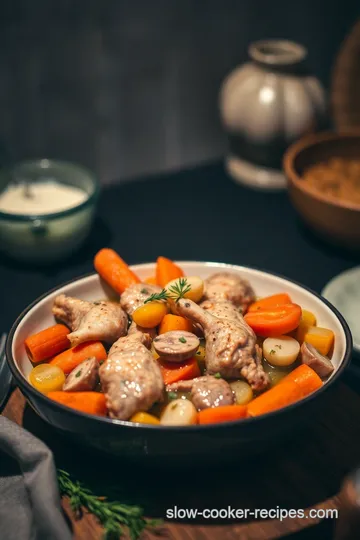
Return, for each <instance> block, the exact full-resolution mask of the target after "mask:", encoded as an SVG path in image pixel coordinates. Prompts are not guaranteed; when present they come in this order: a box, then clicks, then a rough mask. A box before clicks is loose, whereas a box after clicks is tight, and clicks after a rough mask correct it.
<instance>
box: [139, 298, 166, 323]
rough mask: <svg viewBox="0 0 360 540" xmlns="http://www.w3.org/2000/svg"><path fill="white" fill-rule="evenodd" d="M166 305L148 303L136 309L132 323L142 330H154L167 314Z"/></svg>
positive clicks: (162, 303)
mask: <svg viewBox="0 0 360 540" xmlns="http://www.w3.org/2000/svg"><path fill="white" fill-rule="evenodd" d="M167 311H168V310H167V305H166V304H164V302H157V301H155V302H149V303H148V304H144V305H143V306H140V307H138V308H137V309H136V310H135V311H134V313H133V315H132V318H133V321H134V322H135V323H136V324H138V325H139V326H142V327H143V328H155V326H157V325H158V324H160V323H161V321H162V320H163V318H164V317H165V315H166V314H167Z"/></svg>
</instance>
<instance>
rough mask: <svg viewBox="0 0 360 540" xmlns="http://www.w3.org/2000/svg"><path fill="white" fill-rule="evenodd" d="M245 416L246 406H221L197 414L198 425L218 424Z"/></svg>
mask: <svg viewBox="0 0 360 540" xmlns="http://www.w3.org/2000/svg"><path fill="white" fill-rule="evenodd" d="M246 416H247V407H246V405H222V406H221V407H213V408H209V409H204V410H202V411H200V412H198V424H219V423H220V422H231V421H234V420H239V419H240V418H245V417H246Z"/></svg>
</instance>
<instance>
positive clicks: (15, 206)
mask: <svg viewBox="0 0 360 540" xmlns="http://www.w3.org/2000/svg"><path fill="white" fill-rule="evenodd" d="M29 190H30V194H31V197H26V196H25V187H24V184H13V185H10V186H9V187H8V188H7V189H6V190H5V191H3V192H2V193H0V212H5V213H8V214H16V215H21V214H23V215H34V216H36V215H39V214H53V213H55V212H62V211H63V210H68V209H69V208H74V207H75V206H78V205H79V204H81V203H82V202H84V201H85V200H86V199H87V198H88V195H87V193H85V191H83V190H82V189H79V188H78V187H75V186H69V185H67V184H59V183H58V182H55V181H53V180H49V181H46V182H39V183H34V184H30V186H29Z"/></svg>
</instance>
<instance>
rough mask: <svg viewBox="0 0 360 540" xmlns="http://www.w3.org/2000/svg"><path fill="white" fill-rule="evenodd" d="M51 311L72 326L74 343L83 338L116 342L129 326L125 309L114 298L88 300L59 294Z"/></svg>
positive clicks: (80, 341)
mask: <svg viewBox="0 0 360 540" xmlns="http://www.w3.org/2000/svg"><path fill="white" fill-rule="evenodd" d="M52 312H53V314H54V315H55V317H56V318H57V319H59V320H61V321H63V322H64V323H65V324H67V325H68V326H69V327H70V328H71V330H72V332H71V333H70V334H69V335H68V338H69V340H70V343H71V345H72V346H73V347H74V346H75V345H79V344H80V343H83V342H84V341H94V340H99V341H105V342H107V343H113V342H114V341H116V340H117V339H119V337H121V336H124V335H125V334H126V331H127V327H128V318H127V316H126V313H125V312H124V311H123V309H122V308H121V306H120V305H119V304H116V303H115V302H107V301H103V302H85V301H84V300H79V299H78V298H72V297H71V296H66V295H65V294H60V295H59V296H57V297H56V298H55V303H54V306H53V309H52Z"/></svg>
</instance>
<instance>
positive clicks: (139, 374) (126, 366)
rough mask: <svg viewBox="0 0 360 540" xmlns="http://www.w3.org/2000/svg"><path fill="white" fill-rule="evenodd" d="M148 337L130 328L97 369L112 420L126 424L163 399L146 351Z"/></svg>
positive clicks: (159, 379)
mask: <svg viewBox="0 0 360 540" xmlns="http://www.w3.org/2000/svg"><path fill="white" fill-rule="evenodd" d="M150 343H151V339H150V338H149V335H148V334H146V333H143V332H140V331H139V330H137V329H136V325H134V324H133V325H132V327H131V328H130V331H129V334H128V335H127V336H126V337H121V338H120V339H118V340H117V341H116V343H114V345H113V346H112V347H111V349H110V351H109V356H108V359H107V360H106V361H105V362H104V364H103V365H102V366H101V367H100V381H101V385H102V389H103V392H104V393H105V397H106V405H107V408H108V410H109V415H110V417H111V418H118V419H119V420H128V419H129V418H131V416H132V415H133V414H134V413H136V412H138V411H147V410H148V409H149V408H150V407H151V406H152V405H153V404H154V403H155V402H156V401H160V400H161V399H162V395H163V389H164V383H163V379H162V375H161V372H160V368H159V366H158V364H157V363H156V361H155V360H154V358H153V356H152V354H151V352H150V351H149V349H148V348H147V347H148V346H150Z"/></svg>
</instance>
